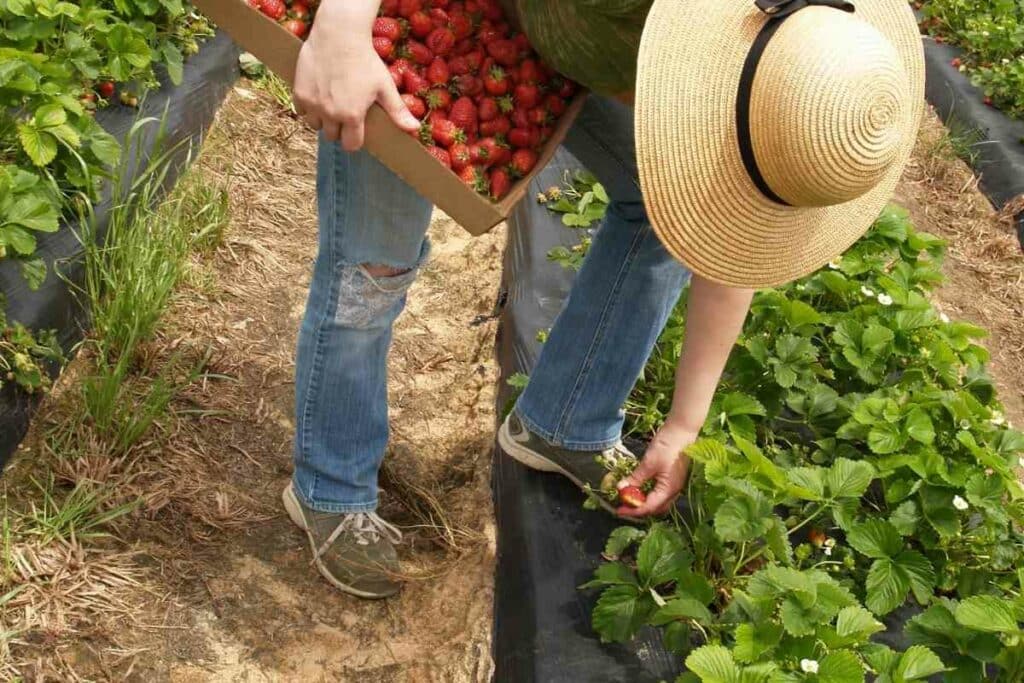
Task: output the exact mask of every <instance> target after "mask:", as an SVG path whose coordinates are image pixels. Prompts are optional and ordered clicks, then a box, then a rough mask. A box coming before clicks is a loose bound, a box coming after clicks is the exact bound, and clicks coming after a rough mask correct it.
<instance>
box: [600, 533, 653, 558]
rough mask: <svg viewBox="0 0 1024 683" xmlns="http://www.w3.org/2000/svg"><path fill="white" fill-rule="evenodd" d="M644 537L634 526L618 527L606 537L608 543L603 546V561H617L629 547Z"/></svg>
mask: <svg viewBox="0 0 1024 683" xmlns="http://www.w3.org/2000/svg"><path fill="white" fill-rule="evenodd" d="M643 537H644V532H643V531H642V530H641V529H638V528H636V527H635V526H620V527H617V528H616V529H614V530H613V531H612V533H611V534H610V535H609V536H608V542H607V543H605V544H604V556H605V559H608V560H614V559H617V558H618V557H619V556H620V555H622V553H623V552H625V551H626V549H627V548H629V547H630V546H631V545H633V544H634V543H636V542H637V541H639V540H640V539H641V538H643Z"/></svg>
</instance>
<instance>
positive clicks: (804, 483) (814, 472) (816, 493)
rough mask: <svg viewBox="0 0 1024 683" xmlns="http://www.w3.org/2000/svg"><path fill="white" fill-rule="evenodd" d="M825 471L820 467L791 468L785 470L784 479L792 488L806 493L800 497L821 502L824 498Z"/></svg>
mask: <svg viewBox="0 0 1024 683" xmlns="http://www.w3.org/2000/svg"><path fill="white" fill-rule="evenodd" d="M824 473H825V470H824V468H821V467H793V468H790V469H787V470H786V478H787V479H789V482H790V483H791V484H793V485H794V486H796V487H798V488H800V489H803V490H804V491H806V492H808V493H809V494H811V495H809V496H806V497H805V496H801V498H805V499H806V500H821V499H822V498H824V497H825V474H824Z"/></svg>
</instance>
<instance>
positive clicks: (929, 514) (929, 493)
mask: <svg viewBox="0 0 1024 683" xmlns="http://www.w3.org/2000/svg"><path fill="white" fill-rule="evenodd" d="M955 495H956V491H954V490H952V489H947V488H939V487H937V486H928V485H925V486H922V487H921V508H922V510H923V512H924V517H925V519H927V520H928V522H929V523H930V524H931V525H932V527H933V528H934V529H935V530H936V531H937V532H939V535H940V536H943V537H945V538H952V537H954V536H956V535H957V534H958V533H960V517H959V515H958V513H957V510H956V508H954V507H953V497H954V496H955Z"/></svg>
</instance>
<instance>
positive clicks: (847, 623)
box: [836, 605, 885, 643]
mask: <svg viewBox="0 0 1024 683" xmlns="http://www.w3.org/2000/svg"><path fill="white" fill-rule="evenodd" d="M884 630H885V625H884V624H882V623H881V622H880V621H878V620H877V619H875V618H874V616H872V614H871V612H869V611H867V610H866V609H864V608H863V607H861V606H859V605H851V606H850V607H844V608H843V609H841V610H840V611H839V616H837V617H836V634H837V635H838V636H839V637H840V638H843V639H844V641H845V642H847V643H859V642H864V641H866V640H867V639H868V638H870V637H871V636H872V635H874V634H875V633H878V632H879V631H884Z"/></svg>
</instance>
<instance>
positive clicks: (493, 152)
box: [477, 137, 501, 166]
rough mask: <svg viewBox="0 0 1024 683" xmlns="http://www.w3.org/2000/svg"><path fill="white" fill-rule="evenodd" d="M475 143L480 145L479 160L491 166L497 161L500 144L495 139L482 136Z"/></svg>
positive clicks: (499, 155) (499, 154)
mask: <svg viewBox="0 0 1024 683" xmlns="http://www.w3.org/2000/svg"><path fill="white" fill-rule="evenodd" d="M477 145H478V146H479V147H480V152H479V155H480V159H481V161H483V162H485V163H486V164H487V165H488V166H493V165H494V164H495V163H497V161H498V159H499V158H500V157H501V146H500V145H499V144H498V141H497V140H495V139H494V138H490V137H487V138H482V139H481V140H480V142H478V143H477Z"/></svg>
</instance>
